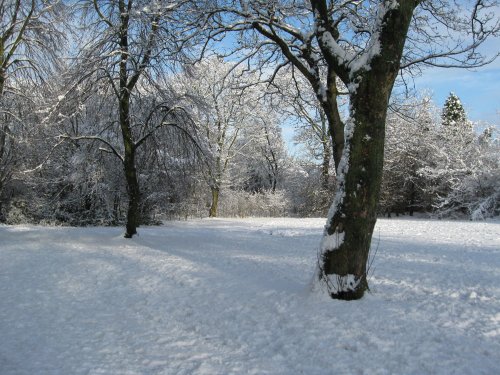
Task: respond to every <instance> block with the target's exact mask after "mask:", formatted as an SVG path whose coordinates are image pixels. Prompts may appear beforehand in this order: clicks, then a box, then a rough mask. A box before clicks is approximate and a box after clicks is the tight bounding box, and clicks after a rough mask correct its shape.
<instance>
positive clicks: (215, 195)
mask: <svg viewBox="0 0 500 375" xmlns="http://www.w3.org/2000/svg"><path fill="white" fill-rule="evenodd" d="M211 190H212V204H211V205H210V210H209V212H208V216H209V217H217V208H218V206H219V188H212V189H211Z"/></svg>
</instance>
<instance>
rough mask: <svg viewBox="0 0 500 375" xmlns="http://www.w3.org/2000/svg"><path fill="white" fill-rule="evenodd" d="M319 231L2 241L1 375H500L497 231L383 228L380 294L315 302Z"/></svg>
mask: <svg viewBox="0 0 500 375" xmlns="http://www.w3.org/2000/svg"><path fill="white" fill-rule="evenodd" d="M323 224H324V220H323V219H241V220H224V219H217V220H196V221H188V222H174V223H167V224H166V225H165V226H163V227H151V228H141V230H140V237H137V238H134V239H132V240H126V239H123V238H122V237H121V229H120V228H46V227H34V226H14V227H11V226H0V374H2V375H10V374H26V375H28V374H29V375H32V374H51V375H52V374H61V375H67V374H71V375H79V374H283V375H285V374H287V375H288V374H306V375H314V374H498V373H500V223H499V222H490V223H471V222H445V221H424V220H404V219H403V220H395V219H392V220H379V222H378V224H377V228H376V234H375V236H374V242H373V246H374V248H377V254H376V258H375V262H374V266H373V267H374V270H375V272H374V276H373V277H371V280H370V285H371V288H372V293H371V294H368V295H367V296H366V297H365V298H364V299H363V300H361V301H356V302H341V301H332V300H330V299H329V298H327V297H325V296H322V295H314V294H311V293H310V292H309V288H308V285H309V281H310V278H311V276H312V274H313V269H314V262H315V259H316V249H317V246H318V244H319V240H320V234H321V232H322V226H323Z"/></svg>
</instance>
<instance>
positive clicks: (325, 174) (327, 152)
mask: <svg viewBox="0 0 500 375" xmlns="http://www.w3.org/2000/svg"><path fill="white" fill-rule="evenodd" d="M322 146H323V163H322V164H321V186H322V188H323V191H328V190H329V189H330V160H331V158H332V149H331V145H330V142H327V141H326V140H325V141H324V142H323V143H322Z"/></svg>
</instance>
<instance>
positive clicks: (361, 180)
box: [318, 1, 416, 300]
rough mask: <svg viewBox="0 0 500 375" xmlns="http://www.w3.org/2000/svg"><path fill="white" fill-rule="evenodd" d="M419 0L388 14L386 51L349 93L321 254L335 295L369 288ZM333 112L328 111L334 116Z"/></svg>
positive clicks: (383, 38)
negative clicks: (393, 112) (388, 138)
mask: <svg viewBox="0 0 500 375" xmlns="http://www.w3.org/2000/svg"><path fill="white" fill-rule="evenodd" d="M415 6H416V2H414V1H400V2H399V6H398V7H397V8H396V9H393V10H391V11H389V12H388V13H387V14H386V16H385V18H384V22H383V27H382V31H381V33H380V43H381V53H380V54H379V55H377V56H376V57H374V58H373V59H372V61H371V66H370V68H371V69H368V70H367V71H360V72H357V74H356V75H355V78H351V79H353V80H354V79H355V80H356V81H351V83H356V85H357V89H356V91H355V92H354V91H353V92H352V93H351V94H350V105H351V113H350V120H349V121H348V123H347V124H346V128H345V144H343V145H342V146H343V148H344V150H343V153H342V159H341V160H340V162H338V161H337V160H336V165H338V169H337V175H338V184H337V187H336V195H335V200H334V203H333V204H332V207H331V209H330V213H329V219H328V222H327V225H326V227H325V233H324V237H323V240H322V243H321V252H320V256H319V259H318V267H319V272H318V278H319V280H320V282H322V283H323V284H325V285H326V287H327V290H328V293H329V294H330V296H331V297H332V298H336V299H344V300H354V299H359V298H361V297H362V296H363V295H364V293H365V291H366V290H368V281H367V271H368V270H367V264H368V260H369V252H370V245H371V239H372V234H373V228H374V226H375V222H376V217H377V216H376V215H377V204H378V198H379V193H380V186H381V181H382V167H383V157H384V140H385V119H386V113H387V107H388V102H389V97H390V94H391V91H392V87H393V84H394V80H395V79H396V76H397V73H398V71H399V61H400V59H401V55H402V50H403V46H404V42H405V39H406V34H407V30H408V26H409V23H410V19H411V15H412V13H413V10H414V8H415ZM325 110H326V109H325ZM334 115H335V113H330V114H328V113H327V116H328V119H329V121H330V118H331V117H333V116H334ZM330 125H332V124H330ZM332 141H333V143H334V144H336V148H335V150H337V149H338V148H339V147H340V145H339V144H338V143H336V139H335V138H333V139H332Z"/></svg>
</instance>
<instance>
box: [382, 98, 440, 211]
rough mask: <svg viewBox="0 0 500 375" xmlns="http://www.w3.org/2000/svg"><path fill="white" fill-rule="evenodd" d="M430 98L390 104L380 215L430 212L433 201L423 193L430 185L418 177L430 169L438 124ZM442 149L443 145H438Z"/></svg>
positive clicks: (427, 180)
mask: <svg viewBox="0 0 500 375" xmlns="http://www.w3.org/2000/svg"><path fill="white" fill-rule="evenodd" d="M436 113H437V110H436V108H435V106H434V105H433V103H432V101H431V99H430V97H428V96H426V95H424V96H423V97H422V98H409V99H406V100H404V101H403V102H402V103H392V105H391V110H390V112H389V114H388V116H387V121H386V128H387V131H386V133H387V135H386V144H385V153H384V171H383V178H382V189H381V196H380V202H379V205H380V207H379V212H384V213H386V214H387V215H389V216H390V214H391V212H395V213H396V214H400V213H404V212H408V213H409V214H410V216H411V215H413V212H414V211H429V210H430V209H431V204H432V199H430V197H429V194H427V193H426V191H427V189H428V187H429V185H430V183H431V181H430V180H429V179H427V178H425V175H423V174H422V173H421V170H422V169H423V168H426V167H429V166H431V165H433V163H434V162H435V160H434V156H435V155H436V151H435V147H436V145H437V134H438V127H439V121H438V116H437V115H436ZM441 146H442V142H441Z"/></svg>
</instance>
